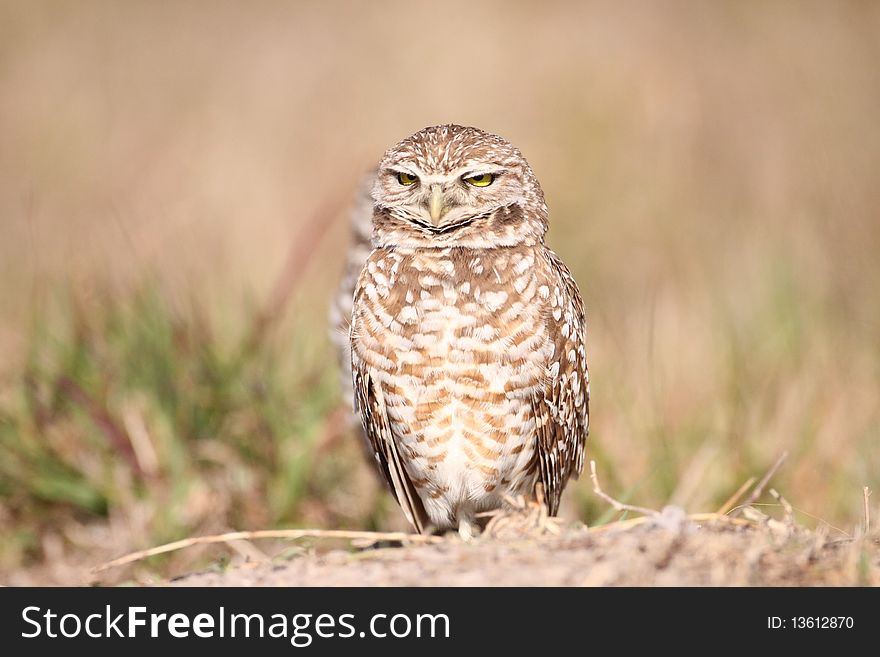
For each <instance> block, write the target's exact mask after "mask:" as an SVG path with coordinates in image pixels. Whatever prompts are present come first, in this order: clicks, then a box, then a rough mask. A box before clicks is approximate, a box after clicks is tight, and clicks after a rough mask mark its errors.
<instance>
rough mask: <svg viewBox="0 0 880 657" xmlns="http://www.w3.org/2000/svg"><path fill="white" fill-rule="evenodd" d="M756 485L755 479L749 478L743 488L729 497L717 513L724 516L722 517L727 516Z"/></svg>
mask: <svg viewBox="0 0 880 657" xmlns="http://www.w3.org/2000/svg"><path fill="white" fill-rule="evenodd" d="M754 483H755V477H749V478H748V479H746V480H745V481H744V482H743V484H742V486H740V487H739V488H737V489H736V492H735V493H734V494H733V495H731V496H730V497H728V498H727V500H726V501H725V502H724V504H722V505H721V506H720V507H719V508H718V511H716V512H715V513H717V514H719V515H722V516H723V515H725V514H727V513H728V512H729V511H730V510H731V509H732V508H733V507H735V506H736V503H737V502H738V501H739V498H741V497H742V496H743V495H745V493H746V491H747V490H748V489H749V488H750V487H751V485H752V484H754Z"/></svg>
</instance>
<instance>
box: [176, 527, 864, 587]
mask: <svg viewBox="0 0 880 657" xmlns="http://www.w3.org/2000/svg"><path fill="white" fill-rule="evenodd" d="M168 584H169V585H171V586H487V585H488V586H609V585H611V586H617V585H620V586H631V585H648V586H681V585H695V586H825V585H828V586H837V585H869V586H876V585H880V538H878V537H877V536H872V537H870V538H864V537H856V538H846V537H843V536H840V537H833V536H830V535H829V534H827V533H826V532H811V531H807V530H805V529H802V528H799V527H796V526H794V525H789V524H786V523H784V522H779V521H774V520H770V519H767V518H764V519H758V520H755V519H749V520H746V519H728V518H719V517H715V518H707V519H705V520H703V519H700V518H698V517H691V518H686V517H684V515H683V514H676V513H674V512H673V513H668V512H665V513H664V514H662V515H659V516H656V517H653V518H639V519H634V520H630V521H624V522H620V523H615V524H612V525H607V526H604V527H599V528H595V529H587V528H585V527H582V526H581V527H570V528H565V529H561V530H559V531H558V533H555V532H553V533H551V532H546V531H545V532H538V533H534V532H521V533H519V535H517V532H507V533H506V534H505V535H499V536H495V537H490V538H480V539H477V540H475V541H472V542H468V543H465V542H463V541H461V540H460V539H458V538H457V537H448V538H446V539H444V540H443V541H442V542H439V543H436V544H431V545H409V546H396V547H379V548H371V549H361V550H352V549H348V550H344V549H333V550H330V551H327V552H324V553H320V552H316V551H304V552H303V553H301V554H299V555H297V556H294V557H292V558H285V559H283V560H279V559H274V560H271V561H263V562H248V563H245V564H242V565H238V566H234V567H229V568H226V569H220V568H219V567H218V568H217V569H215V570H212V571H209V572H201V573H196V574H191V575H186V576H183V577H179V578H175V579H174V580H172V581H171V582H168Z"/></svg>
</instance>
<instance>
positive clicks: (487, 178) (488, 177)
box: [464, 173, 495, 187]
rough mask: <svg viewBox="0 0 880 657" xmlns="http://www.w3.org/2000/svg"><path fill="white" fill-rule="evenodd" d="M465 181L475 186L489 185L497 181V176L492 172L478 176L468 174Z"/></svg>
mask: <svg viewBox="0 0 880 657" xmlns="http://www.w3.org/2000/svg"><path fill="white" fill-rule="evenodd" d="M464 181H465V182H466V183H467V184H468V185H473V186H474V187H488V186H489V185H491V184H492V183H493V182H495V176H494V175H493V174H491V173H481V174H480V175H478V176H468V177H467V178H465V179H464Z"/></svg>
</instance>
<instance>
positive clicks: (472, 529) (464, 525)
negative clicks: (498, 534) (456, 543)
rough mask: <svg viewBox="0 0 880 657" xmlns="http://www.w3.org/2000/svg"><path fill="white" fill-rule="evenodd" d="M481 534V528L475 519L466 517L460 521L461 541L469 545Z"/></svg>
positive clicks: (459, 532)
mask: <svg viewBox="0 0 880 657" xmlns="http://www.w3.org/2000/svg"><path fill="white" fill-rule="evenodd" d="M479 534H480V527H479V525H477V523H476V522H474V521H473V519H471V518H466V517H463V518H459V519H458V535H459V537H460V538H461V540H463V541H465V542H466V543H467V542H470V541H472V540H474V539H475V538H476V537H477V536H479Z"/></svg>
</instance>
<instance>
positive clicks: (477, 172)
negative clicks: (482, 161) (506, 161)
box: [458, 164, 507, 178]
mask: <svg viewBox="0 0 880 657" xmlns="http://www.w3.org/2000/svg"><path fill="white" fill-rule="evenodd" d="M487 173H489V174H492V175H493V176H502V175H504V174H505V173H507V169H505V168H504V167H500V166H496V165H492V164H488V165H485V166H478V167H468V168H466V169H460V170H459V171H458V174H459V178H470V177H472V176H481V175H484V174H487Z"/></svg>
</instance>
